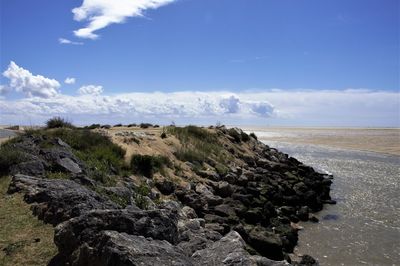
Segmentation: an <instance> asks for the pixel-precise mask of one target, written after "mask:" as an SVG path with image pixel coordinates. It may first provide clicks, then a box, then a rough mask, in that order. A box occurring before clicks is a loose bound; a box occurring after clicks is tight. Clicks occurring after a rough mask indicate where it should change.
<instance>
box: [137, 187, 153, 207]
mask: <svg viewBox="0 0 400 266" xmlns="http://www.w3.org/2000/svg"><path fill="white" fill-rule="evenodd" d="M150 191H151V190H150V188H149V187H148V186H147V185H146V184H141V185H140V186H139V187H138V188H137V189H136V194H135V203H136V206H138V207H139V208H140V209H142V210H146V209H148V207H149V202H148V200H147V196H148V195H149V194H150Z"/></svg>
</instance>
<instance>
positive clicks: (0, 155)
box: [0, 144, 26, 175]
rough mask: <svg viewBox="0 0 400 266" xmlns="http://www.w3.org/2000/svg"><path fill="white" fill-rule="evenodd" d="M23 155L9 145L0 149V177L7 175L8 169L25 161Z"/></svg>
mask: <svg viewBox="0 0 400 266" xmlns="http://www.w3.org/2000/svg"><path fill="white" fill-rule="evenodd" d="M25 160H26V158H25V155H24V154H23V153H22V152H20V151H18V150H16V149H14V148H13V147H12V146H11V145H9V144H4V145H2V146H1V147H0V175H7V174H8V173H9V171H10V167H11V166H13V165H15V164H18V163H21V162H23V161H25Z"/></svg>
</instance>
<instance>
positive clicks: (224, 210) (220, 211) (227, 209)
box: [214, 204, 236, 217]
mask: <svg viewBox="0 0 400 266" xmlns="http://www.w3.org/2000/svg"><path fill="white" fill-rule="evenodd" d="M214 212H215V213H216V214H217V215H220V216H222V217H229V216H236V212H235V210H234V209H233V208H232V207H231V206H229V205H227V204H221V205H218V206H215V208H214Z"/></svg>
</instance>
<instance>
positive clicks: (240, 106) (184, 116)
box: [0, 62, 400, 127]
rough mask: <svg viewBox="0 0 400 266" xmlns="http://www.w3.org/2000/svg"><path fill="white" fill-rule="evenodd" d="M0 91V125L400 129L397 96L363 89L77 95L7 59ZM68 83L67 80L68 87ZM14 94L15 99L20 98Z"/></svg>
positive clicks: (96, 91) (99, 90)
mask: <svg viewBox="0 0 400 266" xmlns="http://www.w3.org/2000/svg"><path fill="white" fill-rule="evenodd" d="M3 76H4V77H6V78H8V79H9V84H7V85H4V84H3V85H0V94H2V95H7V93H10V92H13V91H14V93H15V94H18V93H22V95H23V96H24V97H22V98H21V97H20V98H16V97H15V96H16V95H14V97H10V98H11V99H9V98H6V97H5V96H0V113H1V116H0V124H25V125H29V124H41V123H43V122H44V121H46V120H47V119H49V118H50V117H52V116H62V117H65V118H68V119H70V120H72V121H73V122H74V123H76V124H90V123H109V124H114V123H132V122H153V123H160V124H167V123H171V121H174V122H176V123H178V124H215V123H217V122H221V123H224V124H237V125H240V124H242V125H267V124H270V125H307V126H391V127H399V126H400V117H399V116H400V110H399V108H400V93H399V92H398V91H382V90H381V91H379V90H367V89H347V90H304V89H299V90H282V89H270V90H258V91H243V92H232V91H207V92H204V91H203V92H202V91H177V92H131V93H114V94H105V93H104V90H103V87H102V86H99V85H85V86H81V87H80V88H79V89H77V94H76V95H66V94H62V93H61V92H60V90H59V89H60V86H61V85H60V82H58V81H57V80H55V79H50V78H46V77H44V76H41V75H34V74H32V73H31V72H30V71H28V70H26V69H24V68H22V67H20V66H18V65H17V64H16V63H15V62H10V65H9V67H8V68H7V70H5V71H4V72H3ZM71 84H72V82H70V85H71ZM22 95H20V96H22Z"/></svg>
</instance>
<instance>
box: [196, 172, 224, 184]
mask: <svg viewBox="0 0 400 266" xmlns="http://www.w3.org/2000/svg"><path fill="white" fill-rule="evenodd" d="M197 174H198V175H199V176H201V177H203V178H207V179H210V180H213V181H219V180H221V177H220V175H219V174H218V173H217V172H215V171H211V170H201V171H198V172H197Z"/></svg>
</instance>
